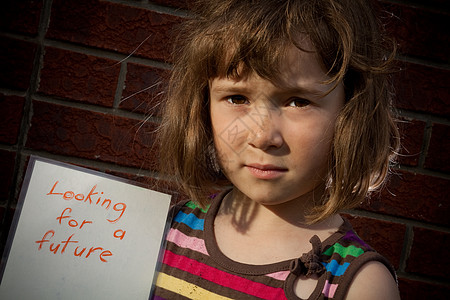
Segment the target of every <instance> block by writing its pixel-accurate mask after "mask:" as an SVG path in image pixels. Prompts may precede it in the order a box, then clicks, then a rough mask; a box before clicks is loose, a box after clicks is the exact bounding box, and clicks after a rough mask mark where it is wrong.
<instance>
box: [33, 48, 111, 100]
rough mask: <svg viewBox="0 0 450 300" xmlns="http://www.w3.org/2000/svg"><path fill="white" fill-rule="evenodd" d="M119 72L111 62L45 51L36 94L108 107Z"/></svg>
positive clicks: (75, 54)
mask: <svg viewBox="0 0 450 300" xmlns="http://www.w3.org/2000/svg"><path fill="white" fill-rule="evenodd" d="M119 72H120V65H118V64H117V63H116V62H115V61H113V60H109V59H103V58H98V57H95V56H92V55H86V54H80V53H76V52H71V51H67V50H61V49H56V48H46V51H45V56H44V67H43V69H42V70H41V79H40V84H39V90H38V92H40V93H42V94H45V95H49V96H56V97H62V98H69V99H72V100H76V101H80V102H86V103H92V104H97V105H102V106H109V107H112V104H113V102H114V95H115V92H116V86H117V80H118V78H119Z"/></svg>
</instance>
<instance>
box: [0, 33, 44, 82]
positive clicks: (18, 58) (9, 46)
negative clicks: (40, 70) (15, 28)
mask: <svg viewBox="0 0 450 300" xmlns="http://www.w3.org/2000/svg"><path fill="white" fill-rule="evenodd" d="M0 43H1V45H2V46H1V47H0V70H2V71H1V72H0V86H1V87H6V88H18V89H22V90H26V89H27V88H28V87H29V85H30V78H31V72H32V70H33V61H34V56H35V53H36V45H35V44H33V43H29V42H24V41H19V40H15V39H10V38H7V37H0Z"/></svg>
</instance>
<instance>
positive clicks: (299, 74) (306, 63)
mask: <svg viewBox="0 0 450 300" xmlns="http://www.w3.org/2000/svg"><path fill="white" fill-rule="evenodd" d="M278 68H279V76H278V78H272V79H271V81H273V82H274V84H276V85H278V86H282V87H286V88H291V87H295V86H302V85H307V84H319V83H323V82H325V81H327V80H329V79H330V78H329V77H328V76H327V73H326V70H325V68H324V67H323V64H322V63H321V61H320V59H319V57H318V55H317V53H316V51H314V47H313V46H312V45H311V44H305V48H303V49H298V48H297V47H294V46H291V47H289V48H287V50H286V55H285V56H284V57H283V58H282V59H281V60H280V63H279V67H278Z"/></svg>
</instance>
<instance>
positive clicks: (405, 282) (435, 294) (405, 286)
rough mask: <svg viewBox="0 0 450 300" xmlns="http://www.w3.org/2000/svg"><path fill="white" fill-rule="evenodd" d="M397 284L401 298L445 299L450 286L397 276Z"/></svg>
mask: <svg viewBox="0 0 450 300" xmlns="http://www.w3.org/2000/svg"><path fill="white" fill-rule="evenodd" d="M398 281H399V282H398V285H399V289H400V297H401V298H402V300H415V299H447V298H448V295H449V294H450V287H448V286H445V285H440V284H433V283H428V282H422V281H416V280H411V279H406V278H399V280H398Z"/></svg>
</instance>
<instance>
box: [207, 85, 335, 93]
mask: <svg viewBox="0 0 450 300" xmlns="http://www.w3.org/2000/svg"><path fill="white" fill-rule="evenodd" d="M276 87H277V88H278V89H279V90H280V93H281V94H289V95H291V94H293V95H312V96H324V95H325V94H326V93H327V91H328V89H324V90H323V91H322V90H319V89H315V88H310V87H282V86H279V85H278V86H276ZM250 89H251V88H250V87H247V86H243V85H234V84H229V85H228V84H225V85H223V84H218V85H216V86H215V87H214V89H211V91H214V92H215V93H231V94H233V93H245V92H247V91H248V90H250Z"/></svg>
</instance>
